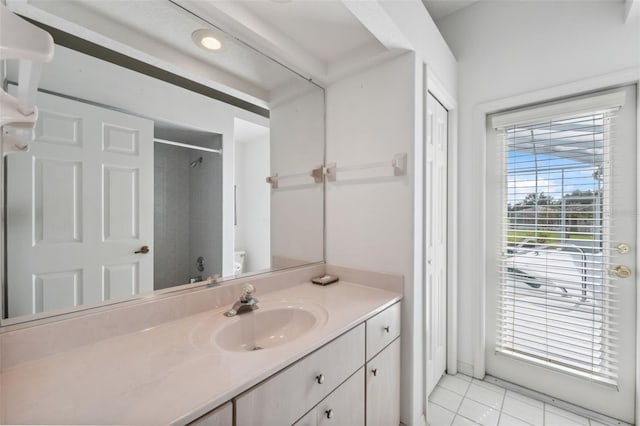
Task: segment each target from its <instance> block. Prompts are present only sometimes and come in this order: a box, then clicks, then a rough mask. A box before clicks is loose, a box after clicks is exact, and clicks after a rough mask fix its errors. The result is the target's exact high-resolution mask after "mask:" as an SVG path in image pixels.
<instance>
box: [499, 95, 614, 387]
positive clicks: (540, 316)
mask: <svg viewBox="0 0 640 426" xmlns="http://www.w3.org/2000/svg"><path fill="white" fill-rule="evenodd" d="M607 99H608V100H610V99H611V97H609V98H607ZM583 104H584V103H583ZM567 105H568V106H569V107H568V108H564V109H562V111H561V112H562V113H561V114H558V112H559V110H558V108H557V107H556V110H555V112H556V117H548V116H545V112H542V113H541V112H540V111H537V112H536V111H534V113H533V114H530V115H529V116H527V114H523V113H521V112H518V114H516V115H512V116H511V118H512V120H511V122H509V121H510V120H509V119H507V120H505V119H504V117H505V115H504V114H502V115H501V117H502V118H501V119H500V120H497V122H498V123H500V126H502V127H498V129H497V130H498V135H499V136H498V137H500V138H501V146H502V155H503V164H504V174H503V176H504V192H503V194H504V197H503V209H502V212H503V217H502V221H501V223H502V233H501V238H500V239H499V241H500V247H499V248H498V250H499V256H498V259H499V264H498V265H496V266H497V268H498V270H499V272H500V273H499V281H500V282H499V283H498V286H497V297H498V301H497V302H498V303H497V312H496V316H497V321H496V327H497V330H496V346H495V348H496V351H497V352H499V353H502V354H505V355H508V356H513V357H518V358H521V359H525V360H528V361H531V362H534V363H538V364H542V365H544V366H545V367H549V368H555V369H559V370H562V371H565V372H568V373H572V374H577V375H580V376H584V377H588V378H590V379H593V380H596V381H599V382H603V383H607V384H611V385H615V384H616V382H617V354H616V346H617V333H616V330H617V323H616V317H617V315H616V298H617V294H616V289H615V286H614V285H612V280H611V276H610V274H609V272H608V271H609V269H610V266H611V265H610V264H611V258H612V256H613V253H612V251H611V250H610V246H611V243H610V242H609V241H608V234H609V232H608V230H609V229H610V227H611V226H613V224H612V223H611V221H610V212H611V205H610V197H609V194H610V191H611V188H612V185H614V184H615V180H614V179H613V176H612V174H611V171H612V170H613V168H612V167H611V162H610V157H609V152H610V150H611V148H612V140H613V139H614V137H615V111H616V108H612V105H610V104H607V105H606V109H596V108H594V109H592V110H590V111H585V110H584V108H581V109H580V110H579V112H573V113H572V112H571V108H570V104H567ZM536 113H537V117H538V118H537V119H536V118H535V117H536ZM547 115H548V114H547ZM531 117H534V119H531ZM540 117H544V118H540ZM513 118H515V119H519V120H521V123H513V122H512V121H513ZM493 122H494V123H496V121H495V120H494V121H493Z"/></svg>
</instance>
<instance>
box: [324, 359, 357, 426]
mask: <svg viewBox="0 0 640 426" xmlns="http://www.w3.org/2000/svg"><path fill="white" fill-rule="evenodd" d="M316 413H317V416H318V423H317V425H318V426H364V368H361V369H360V370H358V372H356V373H355V374H354V375H353V376H351V377H350V378H349V380H347V381H346V382H344V383H343V384H342V385H340V387H339V388H337V389H336V390H335V391H333V392H332V393H331V394H330V395H329V396H328V397H326V398H325V399H324V400H322V402H320V404H318V406H317V407H316Z"/></svg>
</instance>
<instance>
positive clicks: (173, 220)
mask: <svg viewBox="0 0 640 426" xmlns="http://www.w3.org/2000/svg"><path fill="white" fill-rule="evenodd" d="M190 156H191V153H190V152H189V150H188V149H186V148H181V147H177V146H172V145H165V144H160V143H156V144H155V147H154V203H153V204H154V206H153V216H154V218H153V219H154V222H153V235H154V242H153V251H152V253H153V276H154V286H153V287H154V289H155V290H159V289H163V288H167V287H170V286H172V285H175V284H181V283H187V282H189V275H190V262H189V219H190V218H189V199H190V196H189V194H190V182H189V174H190V170H191V168H190V167H189V162H190V161H191V160H190Z"/></svg>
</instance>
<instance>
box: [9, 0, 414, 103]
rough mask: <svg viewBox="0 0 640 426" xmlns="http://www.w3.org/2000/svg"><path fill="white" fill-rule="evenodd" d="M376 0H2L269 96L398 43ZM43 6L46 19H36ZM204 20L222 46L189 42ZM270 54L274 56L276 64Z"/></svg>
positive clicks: (343, 71) (359, 65) (329, 78)
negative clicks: (213, 48) (385, 27)
mask: <svg viewBox="0 0 640 426" xmlns="http://www.w3.org/2000/svg"><path fill="white" fill-rule="evenodd" d="M383 1H385V0H382V1H380V2H377V1H363V2H353V1H345V0H293V1H286V0H215V1H202V0H155V1H150V0H128V1H122V0H100V1H86V0H56V1H50V0H7V3H8V4H10V5H12V6H13V9H14V10H16V11H17V12H18V13H22V14H23V15H25V16H30V17H32V18H34V19H37V20H40V21H42V22H44V23H49V24H50V25H51V24H54V26H58V25H57V24H59V22H60V18H61V19H62V20H63V21H64V22H66V23H67V24H65V25H67V26H66V27H65V28H61V29H63V31H68V32H72V33H76V34H78V33H79V34H86V37H85V38H87V39H88V40H90V41H93V42H94V43H98V44H101V43H102V42H107V41H108V42H109V43H110V42H111V41H114V42H115V44H106V46H107V47H110V48H115V49H116V50H120V51H121V52H122V53H125V54H128V52H136V55H138V54H141V56H142V60H144V61H145V62H149V63H152V64H154V65H158V66H161V67H162V68H165V69H167V70H169V71H172V72H177V73H181V71H187V74H189V78H191V79H193V80H196V81H202V82H205V84H208V85H210V86H211V87H214V88H217V87H216V85H218V86H220V87H221V88H223V87H228V88H231V89H232V90H231V91H229V92H228V93H231V94H233V95H234V96H238V97H241V98H242V99H246V100H249V101H252V102H254V101H255V103H257V104H264V103H265V102H266V104H269V103H271V102H272V101H273V100H274V99H282V98H283V96H286V92H287V91H288V90H289V88H288V87H291V86H292V81H297V83H296V86H297V87H296V90H301V89H300V86H301V85H305V84H306V81H307V80H313V81H316V82H318V83H319V84H321V85H326V84H329V83H331V82H333V81H337V80H339V79H340V78H342V77H344V76H345V75H348V74H350V73H352V72H356V71H358V70H361V69H365V68H367V67H369V66H372V65H373V64H375V63H379V62H381V61H383V60H385V59H387V58H389V57H391V56H393V55H396V54H398V52H399V51H404V50H403V49H405V48H404V47H402V46H400V45H399V44H397V43H396V44H394V43H393V41H394V40H392V38H390V40H391V42H390V41H389V40H385V39H384V36H383V37H382V38H380V37H381V34H383V35H384V34H385V31H386V30H385V31H381V30H380V29H379V28H380V25H379V24H380V23H385V25H386V24H387V23H388V22H389V21H388V17H387V16H384V13H385V12H384V10H383V7H381V3H382V2H383ZM29 8H31V9H29ZM29 10H31V11H30V12H29V13H25V11H27V12H28V11H29ZM43 13H44V14H43ZM45 14H48V18H47V19H49V21H47V20H46V19H42V18H43V16H45ZM363 22H364V24H363ZM365 25H367V26H365ZM376 25H377V27H376ZM201 28H209V29H214V30H217V31H218V32H219V33H220V34H221V37H222V39H223V40H222V41H223V45H224V47H223V49H222V51H220V52H216V53H212V52H208V51H205V50H203V49H201V48H199V47H197V46H196V45H195V44H194V43H193V41H192V40H191V34H192V32H193V31H194V30H196V29H201ZM394 31H395V30H394ZM231 34H232V35H231ZM379 40H381V41H379ZM111 46H117V47H111ZM248 46H250V47H248ZM405 50H406V49H405ZM134 57H138V56H134ZM269 58H278V61H279V62H280V64H278V63H277V62H275V61H273V60H271V59H269ZM281 64H284V65H285V66H286V67H283V66H281ZM287 68H289V69H288V70H287ZM290 71H295V72H296V73H298V74H299V75H298V76H296V74H295V73H292V72H290ZM187 74H184V75H185V76H186V75H187ZM300 77H303V78H300ZM223 90H224V89H223ZM233 90H236V93H233ZM242 94H246V95H247V96H248V97H249V98H245V97H243V96H242Z"/></svg>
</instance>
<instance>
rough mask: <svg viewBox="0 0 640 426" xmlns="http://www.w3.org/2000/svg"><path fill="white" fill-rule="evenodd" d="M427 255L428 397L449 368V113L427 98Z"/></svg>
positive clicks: (435, 101)
mask: <svg viewBox="0 0 640 426" xmlns="http://www.w3.org/2000/svg"><path fill="white" fill-rule="evenodd" d="M426 132H427V137H426V146H425V156H426V157H425V159H426V167H425V172H426V179H425V194H424V198H425V230H426V235H425V254H426V260H427V261H426V269H425V283H426V290H425V294H426V306H425V309H426V324H425V326H426V331H427V332H426V342H425V343H426V354H427V357H426V358H427V366H426V371H427V393H426V394H427V396H428V395H429V394H430V393H431V391H432V390H433V388H434V387H435V386H436V384H437V383H438V380H439V379H440V376H442V374H444V371H445V369H446V367H447V110H446V109H445V108H444V107H443V106H442V105H441V104H440V103H439V102H438V101H437V100H436V98H434V97H433V95H431V94H430V93H429V94H428V95H427V129H426Z"/></svg>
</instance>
